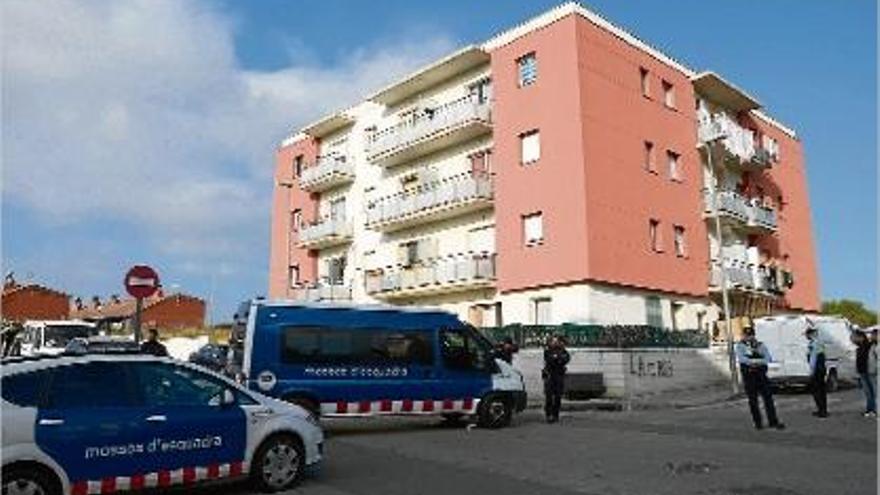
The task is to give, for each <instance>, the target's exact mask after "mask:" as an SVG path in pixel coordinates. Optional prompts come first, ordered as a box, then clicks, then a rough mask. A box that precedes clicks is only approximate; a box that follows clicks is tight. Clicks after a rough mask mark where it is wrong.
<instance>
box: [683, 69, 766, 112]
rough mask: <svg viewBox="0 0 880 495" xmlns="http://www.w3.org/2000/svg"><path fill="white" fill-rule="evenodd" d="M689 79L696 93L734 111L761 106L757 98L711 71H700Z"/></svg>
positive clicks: (755, 108) (754, 108)
mask: <svg viewBox="0 0 880 495" xmlns="http://www.w3.org/2000/svg"><path fill="white" fill-rule="evenodd" d="M691 81H692V82H693V83H694V89H696V91H697V94H700V95H703V96H705V97H706V98H708V99H709V100H712V101H713V102H715V103H718V104H720V105H722V106H724V107H725V108H728V109H730V110H733V111H734V112H743V111H749V110H757V109H759V108H761V103H759V102H758V100H756V99H755V98H753V97H752V96H751V95H750V94H748V93H746V92H745V91H743V90H741V89H739V88H738V87H736V86H734V85H733V84H731V83H730V82H728V81H727V80H725V79H724V78H723V77H721V76H719V75H718V74H716V73H714V72H712V71H707V72H701V73H699V74H697V75H695V76H693V77H691Z"/></svg>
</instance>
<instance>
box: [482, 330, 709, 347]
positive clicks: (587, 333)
mask: <svg viewBox="0 0 880 495" xmlns="http://www.w3.org/2000/svg"><path fill="white" fill-rule="evenodd" d="M480 331H481V332H482V333H483V335H485V336H487V337H489V338H490V339H491V340H493V341H495V342H501V341H502V340H504V339H505V338H510V339H511V340H513V342H514V343H515V344H517V345H518V346H519V347H520V348H537V347H544V345H546V342H547V339H548V338H549V337H551V336H554V335H558V336H561V337H562V338H563V339H564V340H565V343H566V345H567V346H569V347H610V348H622V349H630V348H642V347H648V348H657V347H677V348H707V347H709V340H710V339H709V334H708V333H707V332H706V331H704V330H668V329H665V328H658V327H652V326H647V325H506V326H503V327H489V328H481V329H480Z"/></svg>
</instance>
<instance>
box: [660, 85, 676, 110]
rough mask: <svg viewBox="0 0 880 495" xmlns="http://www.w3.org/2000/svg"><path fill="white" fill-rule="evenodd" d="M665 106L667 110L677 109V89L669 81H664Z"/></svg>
mask: <svg viewBox="0 0 880 495" xmlns="http://www.w3.org/2000/svg"><path fill="white" fill-rule="evenodd" d="M663 104H664V105H666V107H667V108H675V87H674V86H673V85H672V83H671V82H669V81H665V80H664V81H663Z"/></svg>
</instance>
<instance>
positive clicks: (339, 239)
mask: <svg viewBox="0 0 880 495" xmlns="http://www.w3.org/2000/svg"><path fill="white" fill-rule="evenodd" d="M351 239H352V226H351V223H350V222H348V221H346V219H345V218H326V219H324V220H321V221H319V222H316V223H313V224H311V225H303V226H302V227H300V231H299V240H298V241H297V247H300V248H307V249H319V248H325V247H329V246H336V245H339V244H344V243H346V242H351Z"/></svg>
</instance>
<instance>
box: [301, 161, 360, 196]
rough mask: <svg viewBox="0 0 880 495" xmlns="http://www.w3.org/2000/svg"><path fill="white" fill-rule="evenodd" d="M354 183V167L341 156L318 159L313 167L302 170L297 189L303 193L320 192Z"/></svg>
mask: <svg viewBox="0 0 880 495" xmlns="http://www.w3.org/2000/svg"><path fill="white" fill-rule="evenodd" d="M352 181H354V165H353V164H351V163H349V162H347V161H346V160H345V157H341V156H323V157H319V158H318V160H317V161H316V162H315V164H314V165H312V166H311V167H307V168H305V169H303V171H302V175H301V176H300V179H299V187H300V188H301V189H302V190H304V191H309V192H321V191H326V190H327V189H331V188H334V187H338V186H341V185H344V184H349V183H351V182H352Z"/></svg>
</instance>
